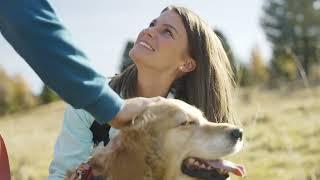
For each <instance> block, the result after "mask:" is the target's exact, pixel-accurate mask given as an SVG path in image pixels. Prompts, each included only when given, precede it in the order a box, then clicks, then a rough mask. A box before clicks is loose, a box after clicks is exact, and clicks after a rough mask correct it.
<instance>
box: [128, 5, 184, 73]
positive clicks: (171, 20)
mask: <svg viewBox="0 0 320 180" xmlns="http://www.w3.org/2000/svg"><path fill="white" fill-rule="evenodd" d="M187 47H188V39H187V32H186V30H185V27H184V25H183V22H182V20H181V18H180V16H179V15H178V14H177V13H176V12H174V11H173V10H168V11H165V12H163V13H161V15H160V16H159V17H158V18H156V19H154V20H153V21H152V22H151V23H150V26H149V27H148V28H146V29H144V30H142V31H141V32H140V33H139V35H138V38H137V40H136V42H135V44H134V46H133V48H132V49H131V50H130V52H129V56H130V57H131V59H133V61H134V62H135V64H136V65H137V67H138V69H139V70H143V68H148V69H151V70H154V71H159V72H165V73H170V74H172V72H175V71H178V69H179V66H181V65H182V64H183V63H184V61H185V59H186V57H188V52H187V49H188V48H187Z"/></svg>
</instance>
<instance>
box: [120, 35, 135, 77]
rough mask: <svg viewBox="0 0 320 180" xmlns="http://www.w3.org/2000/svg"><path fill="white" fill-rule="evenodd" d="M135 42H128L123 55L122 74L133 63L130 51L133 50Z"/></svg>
mask: <svg viewBox="0 0 320 180" xmlns="http://www.w3.org/2000/svg"><path fill="white" fill-rule="evenodd" d="M133 45H134V42H133V41H128V42H127V45H126V47H125V49H124V51H123V53H122V58H121V63H120V68H119V69H120V72H122V71H123V70H125V69H126V68H127V67H128V66H130V65H131V64H132V63H133V62H132V60H131V58H130V57H129V51H130V50H131V49H132V48H133Z"/></svg>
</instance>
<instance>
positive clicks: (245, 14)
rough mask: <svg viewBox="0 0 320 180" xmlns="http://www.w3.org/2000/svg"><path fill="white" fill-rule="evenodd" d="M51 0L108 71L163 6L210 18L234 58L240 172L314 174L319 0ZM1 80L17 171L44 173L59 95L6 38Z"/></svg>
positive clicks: (1, 126)
mask: <svg viewBox="0 0 320 180" xmlns="http://www.w3.org/2000/svg"><path fill="white" fill-rule="evenodd" d="M50 3H51V4H52V6H53V7H54V9H55V10H56V13H57V14H58V16H59V17H60V19H61V20H62V22H63V23H64V25H65V26H66V28H67V29H68V30H69V31H70V32H71V34H72V36H73V39H74V41H75V42H76V44H77V45H78V46H79V47H80V48H81V49H83V50H84V51H85V53H86V54H87V55H88V56H89V57H90V59H91V62H92V64H93V65H94V66H95V67H96V68H97V70H98V71H99V72H101V73H102V74H104V75H106V76H107V77H111V76H113V75H114V74H115V73H119V72H120V71H122V70H123V69H124V68H125V67H126V66H127V65H128V64H130V59H129V57H128V51H129V50H130V48H131V47H132V45H133V42H134V40H135V38H136V36H137V35H138V33H139V32H140V31H141V30H142V29H143V28H145V27H147V26H148V25H149V23H150V22H151V21H152V20H153V19H154V18H156V17H158V16H159V14H160V12H161V11H162V9H164V8H165V7H166V6H168V5H170V4H176V5H182V6H185V7H188V8H190V9H191V10H193V11H194V12H196V13H197V14H199V15H200V16H201V17H202V18H203V19H205V20H206V21H208V23H209V24H210V25H211V26H212V30H213V31H215V32H216V34H217V35H218V36H219V37H220V39H221V41H222V43H223V45H224V48H225V50H226V51H227V53H228V56H229V59H230V62H231V63H232V66H233V70H234V79H235V81H236V84H237V88H236V91H235V98H234V99H235V107H236V112H237V117H238V118H239V120H240V121H241V122H242V125H243V126H244V129H245V134H246V141H247V142H246V145H245V147H244V150H243V151H242V152H241V153H239V154H238V155H236V156H234V157H230V159H232V160H234V161H236V162H238V163H242V164H244V165H245V166H246V168H247V171H248V176H247V177H246V178H245V179H255V180H256V179H259V180H260V179H297V180H303V179H306V180H316V179H320V165H319V162H320V145H319V142H320V0H304V1H296V0H247V1H232V0H224V1H217V0H199V1H193V0H189V1H188V0H171V1H169V0H163V1H147V0H136V1H124V0H118V1H95V2H92V1H76V0H68V1H63V0H55V1H53V0H51V1H50ZM57 73H59V72H57ZM0 81H1V83H0V133H1V135H2V136H3V137H4V139H5V141H6V144H7V148H8V153H9V158H10V165H11V171H12V175H13V179H44V178H45V176H46V175H47V174H48V170H47V169H48V165H49V162H50V161H51V159H52V153H53V145H54V142H55V139H56V137H57V135H58V133H59V131H60V126H61V120H62V118H63V111H64V107H65V103H64V102H62V101H61V100H60V99H59V97H58V96H57V95H56V94H55V93H54V92H52V91H51V90H50V89H49V88H47V87H46V86H44V85H43V83H42V82H41V80H40V79H39V78H38V76H37V75H36V74H35V73H34V72H33V71H32V69H31V68H30V67H29V66H28V65H27V64H26V63H25V62H24V61H23V60H22V59H21V58H20V57H19V55H17V54H16V53H15V52H14V50H13V49H12V48H11V47H10V45H9V44H8V43H7V42H6V41H5V39H4V38H3V37H2V36H0ZM232 179H236V177H233V178H232Z"/></svg>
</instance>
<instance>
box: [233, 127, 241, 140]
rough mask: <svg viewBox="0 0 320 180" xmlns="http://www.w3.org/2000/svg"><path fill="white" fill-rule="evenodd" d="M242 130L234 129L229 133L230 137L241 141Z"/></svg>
mask: <svg viewBox="0 0 320 180" xmlns="http://www.w3.org/2000/svg"><path fill="white" fill-rule="evenodd" d="M242 134H243V132H242V129H234V130H232V131H231V137H232V138H233V139H236V140H238V139H239V140H242Z"/></svg>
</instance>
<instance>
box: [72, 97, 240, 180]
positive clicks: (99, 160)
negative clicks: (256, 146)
mask: <svg viewBox="0 0 320 180" xmlns="http://www.w3.org/2000/svg"><path fill="white" fill-rule="evenodd" d="M233 129H235V127H234V126H233V125H230V124H216V123H211V122H208V121H207V120H206V119H205V118H204V117H203V115H202V113H201V112H200V111H199V110H198V109H197V108H195V107H193V106H190V105H188V104H186V103H184V102H182V101H179V100H174V99H170V100H165V101H161V102H158V103H156V104H154V105H151V106H150V107H148V108H147V109H146V110H145V111H144V112H143V113H142V114H141V115H140V116H138V117H136V118H135V119H134V120H133V121H132V125H130V126H128V127H126V128H123V129H121V131H120V132H119V134H118V135H117V136H116V137H115V138H113V139H112V140H111V141H110V143H109V144H108V145H107V146H106V147H105V148H103V149H102V150H100V151H99V152H97V153H95V154H94V155H93V156H92V157H91V158H90V159H89V164H90V165H91V167H92V170H93V174H94V175H102V176H105V177H108V180H129V179H130V180H180V179H184V180H185V179H187V180H188V179H194V178H191V177H189V176H186V175H184V174H183V173H182V172H181V170H180V168H181V163H182V161H183V160H184V159H185V158H187V157H199V158H203V159H217V158H221V157H223V156H225V155H228V154H231V153H234V152H235V151H238V150H239V149H240V148H241V142H240V143H239V142H234V141H232V140H231V138H230V131H231V130H233ZM67 179H68V178H67Z"/></svg>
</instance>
